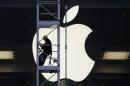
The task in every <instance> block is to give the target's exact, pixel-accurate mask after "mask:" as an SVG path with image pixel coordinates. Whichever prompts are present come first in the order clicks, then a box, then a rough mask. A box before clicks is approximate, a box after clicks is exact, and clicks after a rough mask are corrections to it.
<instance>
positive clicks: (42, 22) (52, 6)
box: [36, 0, 61, 86]
mask: <svg viewBox="0 0 130 86" xmlns="http://www.w3.org/2000/svg"><path fill="white" fill-rule="evenodd" d="M60 3H61V2H60V0H49V1H48V0H37V2H36V14H37V19H36V25H37V36H36V37H37V39H36V40H37V42H36V43H38V42H39V29H40V28H45V27H48V28H50V27H51V26H52V25H56V26H57V45H56V46H57V51H56V52H57V66H39V51H38V48H37V49H36V51H37V52H36V54H37V68H36V86H44V83H45V82H43V83H42V84H40V83H39V81H40V80H39V79H40V78H39V72H40V73H41V72H42V73H44V72H46V73H50V71H54V72H56V73H57V86H60ZM37 46H38V44H37ZM52 46H53V45H52ZM52 53H53V52H52Z"/></svg>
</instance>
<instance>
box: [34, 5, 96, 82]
mask: <svg viewBox="0 0 130 86" xmlns="http://www.w3.org/2000/svg"><path fill="white" fill-rule="evenodd" d="M78 11H79V5H77V6H74V7H72V8H71V9H69V10H68V11H67V13H66V14H65V16H64V18H63V23H68V22H70V21H72V20H73V19H74V18H75V17H76V16H77V14H78ZM50 31H52V29H51V28H40V29H39V39H41V38H42V37H43V36H44V35H47V34H48V33H49V32H50ZM91 32H92V30H91V29H90V28H89V27H88V26H86V25H83V24H73V25H70V26H66V27H60V34H61V35H60V79H65V78H66V79H71V80H73V81H76V82H79V81H82V80H84V79H85V78H86V77H87V76H88V75H89V73H90V71H91V70H92V68H93V66H94V64H95V61H94V60H92V59H91V58H90V57H89V56H88V55H87V53H86V50H85V40H86V38H87V37H88V35H89V34H90V33H91ZM48 38H49V39H50V40H51V42H52V45H55V44H57V31H56V30H53V32H52V33H51V34H49V35H48ZM32 49H33V55H34V60H35V62H36V34H35V36H34V39H33V43H32ZM56 50H57V46H52V51H56ZM52 57H57V54H56V53H55V52H52ZM66 57H67V58H66ZM48 62H49V61H48V60H46V62H45V63H44V65H43V66H45V65H47V64H48ZM56 65H57V64H56V63H54V64H53V66H56ZM42 75H43V76H44V77H45V78H46V79H49V78H50V77H51V76H52V75H54V73H42ZM49 81H51V82H55V81H57V74H55V75H54V76H53V77H52V78H50V79H49Z"/></svg>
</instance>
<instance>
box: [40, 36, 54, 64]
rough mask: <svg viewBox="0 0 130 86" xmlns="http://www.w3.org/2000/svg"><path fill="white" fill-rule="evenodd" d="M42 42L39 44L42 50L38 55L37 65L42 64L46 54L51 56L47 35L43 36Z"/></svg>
mask: <svg viewBox="0 0 130 86" xmlns="http://www.w3.org/2000/svg"><path fill="white" fill-rule="evenodd" d="M43 40H44V41H45V43H44V44H40V47H41V49H42V50H43V51H42V53H41V54H40V56H39V66H42V65H43V64H44V63H45V60H46V58H47V57H48V56H50V61H51V56H52V43H51V41H50V39H49V38H48V37H47V36H43Z"/></svg>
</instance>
